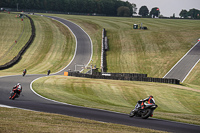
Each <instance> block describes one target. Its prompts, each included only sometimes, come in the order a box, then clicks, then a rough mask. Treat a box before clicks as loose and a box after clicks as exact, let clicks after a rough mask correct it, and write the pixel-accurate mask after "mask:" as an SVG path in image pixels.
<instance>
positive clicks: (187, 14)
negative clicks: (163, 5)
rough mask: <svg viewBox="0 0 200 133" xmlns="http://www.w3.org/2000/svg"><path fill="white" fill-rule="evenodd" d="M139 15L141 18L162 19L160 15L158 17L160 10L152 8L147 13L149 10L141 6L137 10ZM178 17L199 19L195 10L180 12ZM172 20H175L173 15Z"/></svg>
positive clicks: (199, 14) (199, 12) (198, 11)
mask: <svg viewBox="0 0 200 133" xmlns="http://www.w3.org/2000/svg"><path fill="white" fill-rule="evenodd" d="M138 14H139V15H141V16H142V17H153V18H155V17H159V16H160V17H163V16H162V15H160V9H159V8H158V7H154V8H152V9H151V11H150V12H149V9H148V8H147V6H142V7H141V8H140V9H139V13H138ZM179 16H180V17H181V18H193V19H200V10H197V9H194V8H193V9H190V10H189V11H187V10H182V11H181V12H180V13H179ZM172 18H175V14H173V16H172Z"/></svg>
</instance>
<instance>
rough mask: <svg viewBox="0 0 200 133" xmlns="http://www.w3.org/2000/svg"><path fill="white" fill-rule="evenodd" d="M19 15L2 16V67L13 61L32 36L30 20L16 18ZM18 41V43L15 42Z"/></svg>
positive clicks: (0, 55) (0, 34)
mask: <svg viewBox="0 0 200 133" xmlns="http://www.w3.org/2000/svg"><path fill="white" fill-rule="evenodd" d="M16 15H17V14H7V13H1V14H0V22H1V23H0V29H1V30H0V40H1V41H0V49H1V52H0V65H4V64H5V63H7V62H9V61H10V60H12V59H13V58H14V57H15V56H16V55H17V54H18V53H19V51H20V50H21V49H22V47H23V46H24V45H25V44H26V42H27V41H28V40H29V38H30V36H31V25H30V21H29V19H28V18H26V17H25V18H24V19H23V21H21V18H19V17H16ZM15 41H17V43H16V42H15Z"/></svg>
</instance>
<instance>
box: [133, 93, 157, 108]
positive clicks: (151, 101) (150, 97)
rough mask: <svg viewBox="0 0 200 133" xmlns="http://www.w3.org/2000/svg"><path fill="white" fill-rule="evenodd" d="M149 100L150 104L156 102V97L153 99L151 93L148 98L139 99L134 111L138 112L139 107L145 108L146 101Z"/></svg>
mask: <svg viewBox="0 0 200 133" xmlns="http://www.w3.org/2000/svg"><path fill="white" fill-rule="evenodd" d="M146 101H147V102H148V104H153V103H155V101H154V99H153V96H152V95H150V96H149V97H147V98H146V99H143V100H139V101H138V102H137V104H136V105H135V109H134V112H137V111H138V109H144V102H146Z"/></svg>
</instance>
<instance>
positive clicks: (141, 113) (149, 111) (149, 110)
mask: <svg viewBox="0 0 200 133" xmlns="http://www.w3.org/2000/svg"><path fill="white" fill-rule="evenodd" d="M140 102H141V104H143V105H144V108H143V109H141V108H135V109H133V110H132V111H131V112H130V114H129V117H133V116H136V117H141V118H143V119H147V118H149V117H152V116H153V112H154V110H155V109H156V108H157V107H158V105H156V104H155V102H154V103H153V104H148V103H145V102H143V101H140ZM140 102H139V103H137V104H140ZM136 106H137V105H136Z"/></svg>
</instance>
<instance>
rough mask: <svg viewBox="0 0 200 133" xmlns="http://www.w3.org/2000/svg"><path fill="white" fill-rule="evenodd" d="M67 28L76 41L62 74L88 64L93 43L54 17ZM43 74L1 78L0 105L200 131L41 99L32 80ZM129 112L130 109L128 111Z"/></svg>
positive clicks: (192, 127)
mask: <svg viewBox="0 0 200 133" xmlns="http://www.w3.org/2000/svg"><path fill="white" fill-rule="evenodd" d="M53 19H56V20H58V21H60V22H62V23H63V24H65V25H66V26H67V27H69V28H70V29H71V31H72V32H73V33H74V35H75V36H76V40H77V50H76V53H75V56H74V59H73V60H72V62H71V63H70V64H69V65H68V66H67V67H66V68H64V69H63V70H62V71H60V72H58V73H56V74H60V75H63V73H64V71H67V70H68V69H71V70H74V69H75V63H76V64H88V62H89V61H90V59H91V55H92V50H91V49H92V46H91V45H92V43H91V39H90V38H89V36H88V35H87V34H86V33H85V32H84V31H83V30H82V29H81V28H80V27H79V26H77V25H76V24H73V23H71V22H69V21H67V20H63V19H60V18H56V17H53ZM77 69H78V70H81V68H77ZM43 76H46V75H26V76H25V77H22V76H21V75H17V76H6V77H0V90H1V93H0V104H1V105H7V106H12V107H17V108H23V109H30V110H35V111H42V112H49V113H57V114H63V115H69V116H74V117H80V118H87V119H91V120H97V121H103V122H110V123H118V124H124V125H130V126H137V127H143V128H151V129H156V130H162V131H169V132H177V133H179V132H180V133H189V132H191V133H199V132H200V126H195V125H190V124H183V123H177V122H170V121H164V120H158V119H147V120H143V119H140V118H129V116H128V115H127V114H121V113H115V112H109V111H104V110H98V109H90V108H84V107H78V106H74V105H68V104H65V103H59V102H55V101H51V100H47V99H44V98H42V97H40V96H38V95H36V94H35V93H34V92H33V91H32V90H31V87H30V86H31V83H32V81H33V80H35V79H37V78H39V77H43ZM18 82H20V83H21V84H22V86H23V92H22V95H21V96H20V98H18V99H15V100H9V99H8V97H9V94H10V91H11V88H12V87H13V85H14V84H16V83H18ZM130 111H131V110H130Z"/></svg>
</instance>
